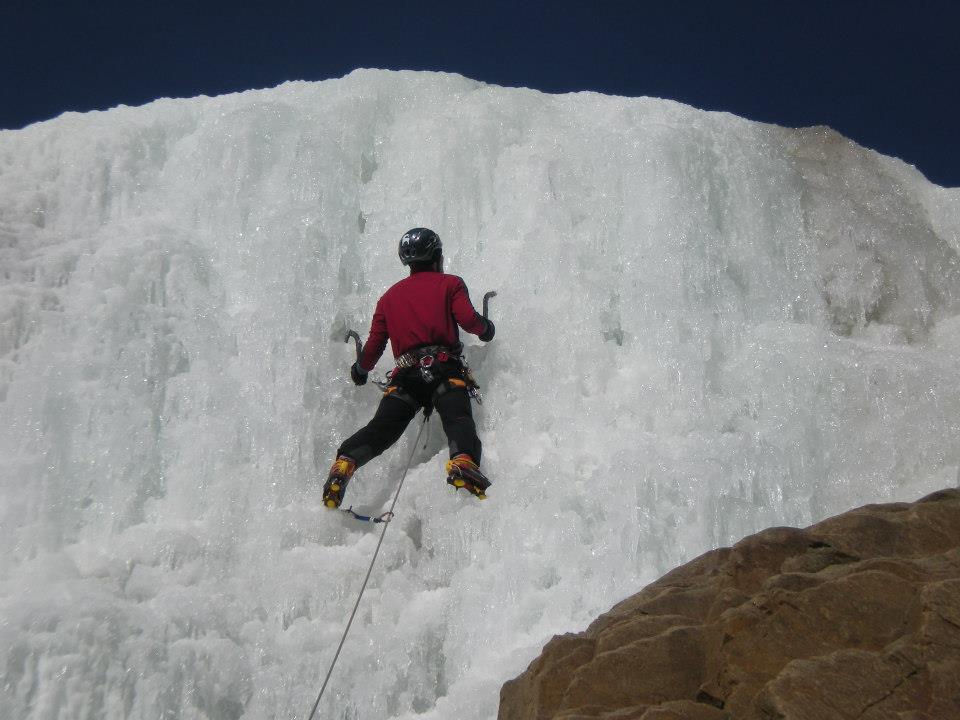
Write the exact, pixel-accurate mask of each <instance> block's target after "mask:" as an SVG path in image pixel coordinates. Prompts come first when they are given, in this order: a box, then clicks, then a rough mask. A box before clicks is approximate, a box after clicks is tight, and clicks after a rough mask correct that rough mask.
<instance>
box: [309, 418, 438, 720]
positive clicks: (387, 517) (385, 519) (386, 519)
mask: <svg viewBox="0 0 960 720" xmlns="http://www.w3.org/2000/svg"><path fill="white" fill-rule="evenodd" d="M429 419H430V410H429V409H424V412H423V422H422V423H420V430H419V432H417V439H416V440H414V441H413V450H411V452H410V457H409V458H408V459H407V466H406V467H405V468H404V469H403V475H401V476H400V484H399V485H397V492H396V493H394V495H393V503H392V504H391V505H390V509H389V510H387V512H385V513H383V514H382V515H380V516H379V517H377V518H371V517H368V516H366V515H359V514H357V513H355V512H353V509H352V507H351V509H348V510H344V512H346V513H349V514H350V515H353V516H354V517H355V518H357V519H358V520H363V521H365V522H375V523H381V524H382V525H383V530H381V531H380V539H379V540H378V541H377V547H376V549H375V550H374V551H373V558H371V560H370V567H369V568H367V576H366V577H365V578H364V579H363V585H361V586H360V594H359V595H357V602H356V603H354V605H353V612H351V613H350V619H349V620H347V626H346V627H345V628H344V629H343V636H342V637H341V638H340V644H339V645H338V646H337V651H336V652H335V653H334V654H333V661H332V662H331V663H330V669H329V670H327V676H326V677H325V678H324V679H323V685H322V686H321V688H320V693H319V694H318V695H317V700H316V702H315V703H313V709H311V710H310V715H308V716H307V720H313V716H314V714H315V713H316V712H317V708H318V707H319V706H320V699H321V698H322V697H323V693H324V691H325V690H326V689H327V683H329V682H330V676H331V675H333V668H334V666H335V665H336V664H337V659H338V658H339V657H340V651H341V650H343V644H344V643H345V642H346V641H347V633H348V632H350V626H351V625H353V619H354V618H355V617H356V615H357V610H358V609H359V607H360V600H361V599H362V598H363V593H364V591H365V590H366V589H367V583H368V582H369V581H370V575H371V574H372V573H373V566H374V563H376V562H377V555H379V554H380V546H381V545H383V538H384V536H385V535H386V534H387V526H388V525H390V521H391V520H392V519H393V516H394V514H393V509H394V508H395V507H396V506H397V500H398V499H399V498H400V490H401V489H402V488H403V481H404V480H406V479H407V472H409V470H410V464H411V463H412V462H413V456H414V453H416V452H417V447H419V445H420V436H421V435H423V428H424V427H426V425H427V421H428V420H429Z"/></svg>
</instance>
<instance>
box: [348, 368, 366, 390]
mask: <svg viewBox="0 0 960 720" xmlns="http://www.w3.org/2000/svg"><path fill="white" fill-rule="evenodd" d="M350 379H351V380H353V384H354V385H366V384H367V371H366V370H364V369H363V368H362V367H360V363H354V364H353V365H351V366H350Z"/></svg>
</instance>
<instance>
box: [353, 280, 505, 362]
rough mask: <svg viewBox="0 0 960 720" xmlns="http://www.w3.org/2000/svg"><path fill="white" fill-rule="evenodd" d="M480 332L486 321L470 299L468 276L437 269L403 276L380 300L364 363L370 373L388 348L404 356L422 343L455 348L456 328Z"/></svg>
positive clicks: (456, 340)
mask: <svg viewBox="0 0 960 720" xmlns="http://www.w3.org/2000/svg"><path fill="white" fill-rule="evenodd" d="M458 325H459V326H460V327H462V328H463V329H464V330H465V331H466V332H468V333H471V334H473V335H480V334H482V333H483V331H484V330H486V328H487V322H486V320H484V319H483V316H482V315H481V314H480V313H478V312H477V311H476V309H475V308H474V307H473V303H471V302H470V295H469V293H468V292H467V286H466V285H465V284H464V282H463V279H462V278H459V277H457V276H456V275H447V274H446V273H442V272H434V271H432V270H422V271H420V272H416V273H414V274H412V275H410V276H409V277H406V278H404V279H403V280H401V281H400V282H398V283H396V284H395V285H393V287H391V288H390V289H389V290H387V291H386V292H385V293H384V294H383V296H382V297H381V298H380V300H379V301H378V302H377V309H376V310H375V311H374V313H373V322H371V323H370V335H369V337H368V338H367V344H366V345H364V346H363V355H362V357H361V358H360V367H361V368H363V369H364V370H366V371H367V372H369V371H370V370H372V369H373V367H374V365H376V364H377V360H379V359H380V356H381V355H383V351H384V349H385V348H386V347H387V338H389V339H390V345H391V348H392V349H393V356H394V357H395V358H396V357H400V356H401V355H403V354H404V353H405V352H407V351H408V350H412V349H413V348H416V347H420V346H422V345H443V346H444V347H453V346H455V345H456V344H457V343H458V342H460V333H459V332H458V331H457V326H458Z"/></svg>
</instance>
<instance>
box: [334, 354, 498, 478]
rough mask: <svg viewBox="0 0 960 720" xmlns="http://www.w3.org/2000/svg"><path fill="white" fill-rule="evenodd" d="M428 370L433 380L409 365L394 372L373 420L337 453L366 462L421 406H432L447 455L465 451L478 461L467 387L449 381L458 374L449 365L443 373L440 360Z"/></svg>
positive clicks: (387, 444) (390, 441)
mask: <svg viewBox="0 0 960 720" xmlns="http://www.w3.org/2000/svg"><path fill="white" fill-rule="evenodd" d="M443 365H446V364H443ZM431 370H432V371H433V372H434V373H435V374H436V376H437V378H436V379H434V380H433V381H432V382H426V381H424V379H423V378H422V376H421V375H420V370H419V368H410V369H408V370H403V371H400V372H398V373H397V374H396V375H394V377H393V379H392V381H391V385H390V387H388V388H387V392H385V393H384V397H383V399H381V400H380V405H379V406H377V412H376V413H375V414H374V416H373V419H372V420H371V421H370V422H369V423H367V424H366V426H364V427H362V428H361V429H360V430H358V431H357V432H356V433H354V434H353V435H352V436H350V437H349V438H347V439H346V440H344V442H343V444H342V445H341V446H340V448H339V449H338V450H337V455H346V456H347V457H349V458H352V459H353V460H354V461H355V462H356V463H357V467H360V466H362V465H365V464H366V463H368V462H370V461H371V460H372V459H373V458H375V457H377V456H378V455H380V454H381V453H383V452H384V451H385V450H386V449H387V448H389V447H390V446H391V445H393V444H394V443H395V442H396V441H397V440H399V439H400V436H401V435H402V434H403V431H404V430H405V429H406V427H407V425H408V424H410V421H411V420H412V419H413V418H414V416H415V415H416V414H417V413H418V412H419V411H420V409H421V408H424V407H428V406H432V407H433V408H435V409H436V411H437V414H438V415H439V416H440V421H441V422H442V423H443V431H444V432H445V433H446V435H447V443H448V445H449V447H450V457H453V456H454V455H457V454H459V453H467V454H468V455H469V456H470V457H471V458H473V461H474V462H475V463H477V464H479V463H480V452H481V443H480V438H478V437H477V426H476V424H475V423H474V421H473V411H472V408H471V406H470V395H469V394H468V393H467V389H466V387H460V386H458V385H456V384H451V383H450V380H451V379H454V380H459V379H460V373H459V372H455V371H454V370H453V367H452V366H451V367H450V368H446V372H445V371H444V370H445V368H444V366H442V365H441V364H439V363H437V364H435V365H434V367H433V368H431Z"/></svg>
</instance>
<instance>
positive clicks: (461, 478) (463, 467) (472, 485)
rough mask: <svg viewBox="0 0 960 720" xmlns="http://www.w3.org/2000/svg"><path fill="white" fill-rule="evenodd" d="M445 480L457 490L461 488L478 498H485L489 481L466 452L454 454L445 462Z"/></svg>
mask: <svg viewBox="0 0 960 720" xmlns="http://www.w3.org/2000/svg"><path fill="white" fill-rule="evenodd" d="M447 482H448V483H449V484H451V485H453V486H454V487H455V488H457V489H458V490H459V489H460V488H463V489H464V490H466V491H467V492H469V493H470V494H471V495H476V496H477V497H478V498H479V499H480V500H486V499H487V488H489V487H490V481H489V480H487V478H486V476H485V475H484V474H483V473H482V472H480V468H479V466H477V464H476V463H475V462H474V461H473V458H471V457H470V456H469V455H467V454H466V453H460V454H459V455H454V456H453V457H452V458H451V459H450V460H449V461H448V462H447Z"/></svg>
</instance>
